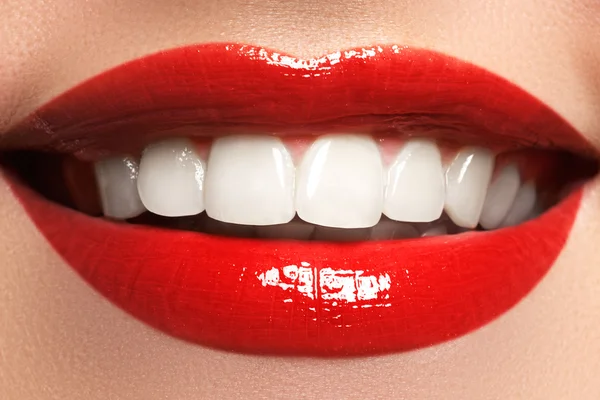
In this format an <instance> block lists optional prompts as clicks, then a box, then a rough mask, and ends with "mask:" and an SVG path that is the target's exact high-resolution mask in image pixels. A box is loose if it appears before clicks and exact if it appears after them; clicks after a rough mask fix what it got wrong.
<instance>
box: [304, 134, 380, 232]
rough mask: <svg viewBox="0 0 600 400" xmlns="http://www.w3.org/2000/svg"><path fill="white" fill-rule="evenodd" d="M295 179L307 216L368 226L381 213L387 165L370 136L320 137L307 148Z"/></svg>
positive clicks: (333, 224)
mask: <svg viewBox="0 0 600 400" xmlns="http://www.w3.org/2000/svg"><path fill="white" fill-rule="evenodd" d="M296 184H297V185H296V210H297V212H298V216H299V217H300V218H302V219H303V220H304V221H307V222H311V223H313V224H317V225H322V226H328V227H335V228H368V227H372V226H374V225H375V224H376V223H377V222H378V221H379V219H380V218H381V211H382V208H383V167H382V163H381V156H380V154H379V149H378V148H377V145H376V144H375V142H374V141H373V139H372V138H371V137H368V136H361V135H331V136H323V137H320V138H319V139H317V140H316V141H315V142H314V143H313V145H312V146H311V147H310V148H309V149H308V150H307V152H306V153H305V155H304V158H303V160H302V163H301V165H300V168H299V169H298V178H297V181H296ZM317 231H318V229H317Z"/></svg>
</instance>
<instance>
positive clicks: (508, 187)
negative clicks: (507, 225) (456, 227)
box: [479, 165, 521, 229]
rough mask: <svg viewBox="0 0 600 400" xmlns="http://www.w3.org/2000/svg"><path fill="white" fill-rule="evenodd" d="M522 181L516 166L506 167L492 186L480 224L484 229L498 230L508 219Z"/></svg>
mask: <svg viewBox="0 0 600 400" xmlns="http://www.w3.org/2000/svg"><path fill="white" fill-rule="evenodd" d="M520 185H521V179H520V177H519V170H518V169H517V167H516V166H515V165H509V166H507V167H505V168H504V169H503V170H502V171H501V172H500V174H499V175H498V177H496V180H494V181H493V182H492V184H491V185H490V187H489V189H488V191H487V195H486V198H485V203H484V204H483V210H482V211H481V217H480V218H479V223H480V224H481V226H482V227H483V228H484V229H496V228H498V227H499V226H500V224H501V223H502V220H504V218H505V217H506V214H507V213H508V210H509V209H510V206H511V205H512V203H513V201H514V200H515V196H516V195H517V192H518V191H519V186H520Z"/></svg>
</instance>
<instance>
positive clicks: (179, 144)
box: [94, 134, 537, 241]
mask: <svg viewBox="0 0 600 400" xmlns="http://www.w3.org/2000/svg"><path fill="white" fill-rule="evenodd" d="M382 143H383V142H382ZM296 144H297V145H298V147H290V149H291V150H288V148H287V147H286V145H284V143H283V142H282V141H281V140H280V139H279V138H277V137H274V136H268V135H235V136H225V137H221V138H217V139H215V140H214V141H213V144H212V147H211V150H210V156H209V157H208V162H207V163H205V162H204V161H203V160H202V158H201V157H200V156H199V155H198V152H197V148H198V147H197V145H196V144H194V143H193V142H192V141H190V140H188V139H171V140H165V141H162V142H158V143H155V144H152V145H150V146H148V147H147V148H146V149H145V150H144V152H143V155H142V157H141V161H140V163H139V168H138V164H137V163H136V160H134V159H133V158H131V157H113V158H110V159H106V160H103V161H100V162H97V163H96V164H95V165H94V168H95V172H96V176H97V181H98V189H99V193H100V197H101V202H102V206H103V210H104V214H105V215H106V216H108V217H112V218H116V219H129V218H133V217H136V216H138V215H140V214H142V213H144V212H145V211H146V210H149V211H151V213H153V214H154V216H155V217H157V218H163V217H169V218H167V219H166V220H169V221H173V222H176V225H177V226H179V225H181V224H184V225H182V226H187V225H185V224H186V223H187V222H189V220H190V219H189V218H187V219H186V218H184V219H180V220H178V219H177V218H174V217H186V216H190V215H198V214H201V215H199V216H198V217H197V219H196V220H194V221H196V222H195V223H194V224H192V225H191V227H192V228H191V229H192V230H200V231H204V230H206V231H207V232H209V233H216V234H226V235H234V236H243V237H261V238H273V239H274V238H280V239H293V240H335V241H362V240H369V239H370V240H385V239H406V238H416V237H428V236H438V235H445V234H448V233H449V234H454V233H458V232H462V231H467V230H470V229H473V228H476V227H477V226H478V224H479V225H481V227H483V228H484V229H496V228H499V227H503V226H509V225H516V224H519V223H521V222H523V221H525V220H526V219H529V218H531V217H532V215H534V214H535V213H536V209H535V207H536V201H537V193H536V188H535V186H534V184H533V183H527V184H524V185H521V178H520V174H519V170H518V167H517V166H516V165H514V164H510V165H508V166H505V167H503V168H502V169H501V170H499V172H498V174H497V175H496V176H495V178H494V179H493V181H492V172H493V171H494V163H495V159H494V158H495V157H494V155H493V154H492V153H491V152H490V151H488V150H486V149H483V148H478V147H465V148H463V149H461V150H460V151H459V152H458V153H457V154H456V155H455V157H454V159H453V160H452V161H451V162H450V164H449V165H448V166H447V167H446V168H445V171H444V166H443V163H442V156H441V154H440V150H439V149H438V147H437V145H436V144H435V142H434V141H431V140H425V139H411V140H409V141H407V142H406V143H405V144H404V145H403V146H402V148H401V149H400V151H399V152H398V153H397V155H396V157H395V158H394V159H393V160H392V163H391V165H390V166H389V168H388V169H387V171H385V172H384V167H383V161H382V156H381V154H380V150H379V148H378V145H377V144H376V142H375V140H374V139H373V138H372V137H370V136H366V135H353V134H347V135H340V134H337V135H327V136H321V137H319V138H317V139H316V140H315V141H314V143H312V145H311V146H310V147H308V149H307V150H306V151H305V152H304V154H303V155H302V154H299V151H302V150H304V147H303V146H304V142H302V141H300V142H298V143H295V142H292V144H291V145H290V146H294V145H296ZM385 150H387V149H385ZM291 152H294V154H296V155H298V157H301V161H300V163H299V166H298V168H296V167H295V166H294V162H293V159H292V156H291ZM386 154H387V153H386ZM205 210H206V213H203V211H205ZM444 211H445V214H444V215H442V213H443V212H444ZM296 213H297V214H298V216H297V217H295V215H296ZM148 215H152V214H148ZM200 220H202V222H199V221H200ZM144 221H147V219H146V220H144ZM161 225H169V224H167V223H163V224H161ZM169 226H171V225H169Z"/></svg>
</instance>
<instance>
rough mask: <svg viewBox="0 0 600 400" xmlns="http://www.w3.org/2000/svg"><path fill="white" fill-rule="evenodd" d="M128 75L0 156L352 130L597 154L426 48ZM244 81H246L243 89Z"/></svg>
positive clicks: (174, 53)
mask: <svg viewBox="0 0 600 400" xmlns="http://www.w3.org/2000/svg"><path fill="white" fill-rule="evenodd" d="M135 69H136V76H135V78H133V79H132V76H131V74H130V69H129V65H128V64H124V65H122V66H119V67H117V68H115V69H113V70H110V71H108V72H106V73H105V75H107V76H110V79H102V80H99V79H91V80H89V81H87V82H84V83H82V84H81V85H79V86H78V87H76V88H73V89H72V90H69V91H67V92H66V93H64V94H62V95H61V96H59V97H58V98H57V99H55V100H54V101H51V102H50V103H48V104H46V105H45V106H43V107H41V108H40V109H38V110H37V111H36V112H35V113H34V114H33V115H31V116H30V118H27V119H26V120H25V121H24V122H23V123H22V124H19V125H17V126H16V127H15V128H14V129H12V130H11V132H9V133H8V134H7V135H5V137H4V139H3V146H4V147H5V148H15V147H16V148H22V147H33V148H41V149H51V150H56V151H60V152H68V153H73V154H76V155H77V156H79V157H81V158H84V159H85V158H87V159H94V158H97V157H100V156H103V155H106V154H107V153H113V152H116V151H126V152H127V151H128V152H131V151H139V150H140V149H141V148H142V147H143V146H144V145H145V144H148V143H149V142H151V141H153V140H156V139H160V138H162V137H165V136H171V135H178V136H204V135H209V136H214V135H218V134H221V133H223V132H231V131H239V130H242V131H244V132H248V131H251V130H255V131H264V132H268V133H275V134H278V135H285V134H299V133H300V134H315V133H319V132H323V131H327V132H332V131H337V130H347V129H348V128H352V129H357V128H361V129H366V130H369V131H375V132H385V133H390V132H393V133H398V134H403V135H411V134H414V133H415V132H418V133H423V132H426V134H427V135H429V136H441V137H442V138H443V139H444V140H456V141H458V142H461V143H464V142H469V141H474V142H483V143H485V144H486V146H488V147H496V148H500V149H506V148H517V147H551V148H557V147H558V148H563V149H566V150H571V151H573V152H576V153H582V154H587V155H593V154H595V153H596V152H595V150H594V149H593V148H592V146H590V144H589V143H588V142H587V141H586V140H585V139H584V138H583V137H582V136H581V135H579V134H573V132H575V131H574V130H573V128H571V127H570V126H569V124H568V123H567V122H566V121H565V120H563V119H562V118H560V117H559V116H558V115H557V114H555V113H554V112H553V111H552V110H551V109H549V108H548V107H544V106H540V103H539V101H538V100H537V99H535V98H534V97H533V96H526V95H524V92H523V91H522V90H521V89H519V88H518V87H516V86H515V85H513V84H511V83H510V82H507V81H505V80H504V79H503V78H501V77H499V76H497V75H495V74H492V73H489V72H487V71H485V70H482V69H481V68H478V67H476V66H474V65H471V64H466V63H464V62H462V61H460V60H457V59H453V58H451V57H448V56H445V55H442V54H439V53H436V52H428V51H426V50H420V49H412V48H408V47H403V46H386V47H381V46H374V47H372V48H362V49H355V50H347V51H340V52H336V53H332V54H329V55H327V56H324V57H321V58H318V59H313V60H300V59H296V58H294V57H292V56H289V55H285V54H282V53H279V52H275V51H267V50H264V49H258V48H255V47H252V46H246V45H232V44H208V45H199V46H190V47H184V48H180V49H175V50H170V51H168V52H164V53H162V54H159V55H157V56H155V57H152V58H151V59H150V61H148V62H147V63H145V64H143V65H136V68H135ZM241 75H244V76H251V77H252V79H247V80H244V81H243V83H242V84H240V76H241ZM365 79H366V81H365ZM457 88H461V89H460V90H457ZM465 89H468V90H465ZM516 97H518V98H519V102H514V101H513V99H514V98H516ZM123 138H127V139H126V140H123Z"/></svg>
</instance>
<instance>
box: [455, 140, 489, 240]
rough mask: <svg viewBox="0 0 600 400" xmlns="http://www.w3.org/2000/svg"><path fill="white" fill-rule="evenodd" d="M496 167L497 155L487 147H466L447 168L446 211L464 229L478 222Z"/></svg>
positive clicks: (472, 226) (473, 226)
mask: <svg viewBox="0 0 600 400" xmlns="http://www.w3.org/2000/svg"><path fill="white" fill-rule="evenodd" d="M493 170H494V156H493V155H492V154H491V153H490V152H489V151H488V150H486V149H482V148H464V149H462V150H461V151H460V152H459V153H458V154H457V155H456V158H455V159H454V160H453V161H452V164H451V165H450V167H449V168H448V170H447V171H446V205H445V209H446V213H447V214H448V216H449V217H450V218H451V219H452V221H453V222H454V223H455V224H456V225H458V226H461V227H464V228H475V227H476V226H477V223H478V222H479V217H480V216H481V211H482V209H483V203H484V201H485V195H486V192H487V188H488V185H489V182H490V178H491V176H492V172H493Z"/></svg>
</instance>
